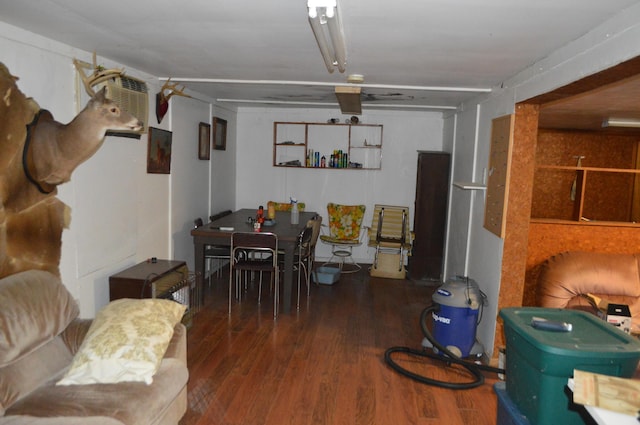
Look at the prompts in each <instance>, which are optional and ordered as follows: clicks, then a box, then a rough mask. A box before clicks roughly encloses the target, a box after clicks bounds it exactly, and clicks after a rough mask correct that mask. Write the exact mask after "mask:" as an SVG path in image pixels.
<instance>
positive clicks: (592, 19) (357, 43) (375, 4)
mask: <svg viewBox="0 0 640 425" xmlns="http://www.w3.org/2000/svg"><path fill="white" fill-rule="evenodd" d="M636 3H637V0H615V1H613V0H561V1H558V0H537V1H530V0H527V1H524V0H483V1H477V0H398V1H395V2H393V3H390V2H388V1H386V0H340V14H341V18H342V22H343V26H344V32H345V39H346V44H347V67H346V68H347V70H346V72H345V73H344V74H341V73H339V72H337V71H336V72H334V73H333V74H330V73H328V72H327V69H326V67H325V66H324V62H323V61H322V57H321V55H320V52H319V49H318V46H317V44H316V42H315V39H314V36H313V33H312V32H311V28H310V26H309V22H308V20H307V7H306V1H305V0H279V1H265V0H244V1H221V0H219V1H212V0H189V1H185V2H175V1H173V0H135V1H133V0H127V1H125V0H110V1H105V2H98V1H87V0H39V1H15V0H0V21H4V22H6V23H8V24H10V25H13V26H17V27H21V28H23V29H26V30H28V31H31V32H34V33H37V34H41V35H43V36H45V37H48V38H51V39H54V40H58V41H60V42H63V43H65V44H68V45H71V46H73V47H76V48H79V49H82V50H85V51H88V52H94V51H95V52H96V53H97V55H98V58H109V59H110V60H113V61H115V62H118V63H123V64H126V66H128V67H131V68H133V69H138V70H140V71H143V72H146V73H149V74H151V75H155V76H158V77H161V78H162V77H165V78H166V77H172V78H173V81H181V79H187V78H188V79H206V80H209V82H181V84H183V85H185V86H186V87H187V88H188V89H190V90H194V91H197V92H200V93H203V94H205V95H207V96H209V97H211V98H213V99H217V100H220V101H224V102H229V103H230V104H236V105H247V104H260V103H261V102H267V103H275V104H289V102H293V103H291V104H293V105H300V106H304V107H311V106H314V105H321V104H327V103H328V104H336V99H335V96H334V85H335V84H339V83H346V80H347V75H349V74H362V75H363V76H364V86H362V104H363V109H364V110H365V111H366V109H367V108H373V107H381V108H390V107H401V108H404V109H409V108H420V109H426V110H430V109H432V110H436V111H444V110H447V109H454V108H455V107H456V106H458V105H460V103H461V102H463V101H465V100H467V99H469V98H472V97H475V96H477V95H478V93H480V92H482V91H483V90H484V91H486V90H490V89H491V88H492V87H497V86H499V85H500V83H501V82H503V81H505V80H506V79H508V78H510V77H512V76H513V75H515V74H516V73H518V72H519V71H521V70H523V69H525V68H527V67H528V66H530V65H532V64H533V63H535V62H536V61H538V60H540V59H542V58H544V57H546V56H547V55H549V54H550V53H551V52H553V51H554V50H556V49H558V48H559V47H561V46H563V45H565V44H567V43H569V42H571V41H572V40H575V39H577V38H579V37H580V36H582V35H584V34H585V33H587V32H588V31H590V30H591V29H592V28H594V27H596V26H597V25H599V24H600V23H602V22H604V21H606V20H607V19H609V18H611V17H613V16H614V15H617V14H619V13H624V12H623V11H624V9H625V8H628V7H630V6H632V5H634V4H636ZM1 60H2V59H1V57H0V61H1ZM99 63H100V62H99ZM210 80H215V81H216V82H210ZM636 98H637V97H636ZM381 105H386V106H381ZM596 108H597V107H596Z"/></svg>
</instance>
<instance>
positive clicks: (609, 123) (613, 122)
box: [602, 118, 640, 128]
mask: <svg viewBox="0 0 640 425" xmlns="http://www.w3.org/2000/svg"><path fill="white" fill-rule="evenodd" d="M602 126H603V127H631V128H640V120H637V119H620V118H607V119H606V120H604V122H603V123H602Z"/></svg>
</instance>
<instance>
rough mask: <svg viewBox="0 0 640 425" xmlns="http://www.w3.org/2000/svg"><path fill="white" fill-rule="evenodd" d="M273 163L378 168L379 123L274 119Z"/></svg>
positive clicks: (379, 157) (327, 167) (299, 165)
mask: <svg viewBox="0 0 640 425" xmlns="http://www.w3.org/2000/svg"><path fill="white" fill-rule="evenodd" d="M323 157H324V166H323V161H322V158H323ZM273 166H274V167H294V168H318V169H334V170H340V169H343V170H344V169H350V170H380V169H381V168H382V125H381V124H332V123H308V122H274V123H273Z"/></svg>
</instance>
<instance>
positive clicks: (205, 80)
mask: <svg viewBox="0 0 640 425" xmlns="http://www.w3.org/2000/svg"><path fill="white" fill-rule="evenodd" d="M169 78H171V81H173V82H180V83H210V84H254V85H280V86H318V87H328V86H330V87H335V86H336V85H338V84H341V83H336V82H331V83H329V82H324V81H292V80H235V79H227V78H187V77H160V78H158V79H159V80H160V81H167V80H169ZM349 85H350V86H354V87H362V88H371V89H392V90H416V91H441V92H469V93H490V92H491V89H490V88H486V87H453V86H413V85H398V84H365V83H363V84H349Z"/></svg>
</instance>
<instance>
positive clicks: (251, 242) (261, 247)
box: [231, 232, 278, 257]
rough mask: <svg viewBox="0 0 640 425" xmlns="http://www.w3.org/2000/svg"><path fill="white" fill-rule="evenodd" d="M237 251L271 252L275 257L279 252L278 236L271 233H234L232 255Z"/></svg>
mask: <svg viewBox="0 0 640 425" xmlns="http://www.w3.org/2000/svg"><path fill="white" fill-rule="evenodd" d="M237 250H251V251H269V252H271V253H272V254H274V255H275V254H276V253H277V252H278V236H277V235H275V234H273V233H269V232H234V233H232V234H231V252H232V255H233V254H235V252H236V251H237ZM275 256H276V257H277V255H275ZM234 257H235V256H234Z"/></svg>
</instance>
